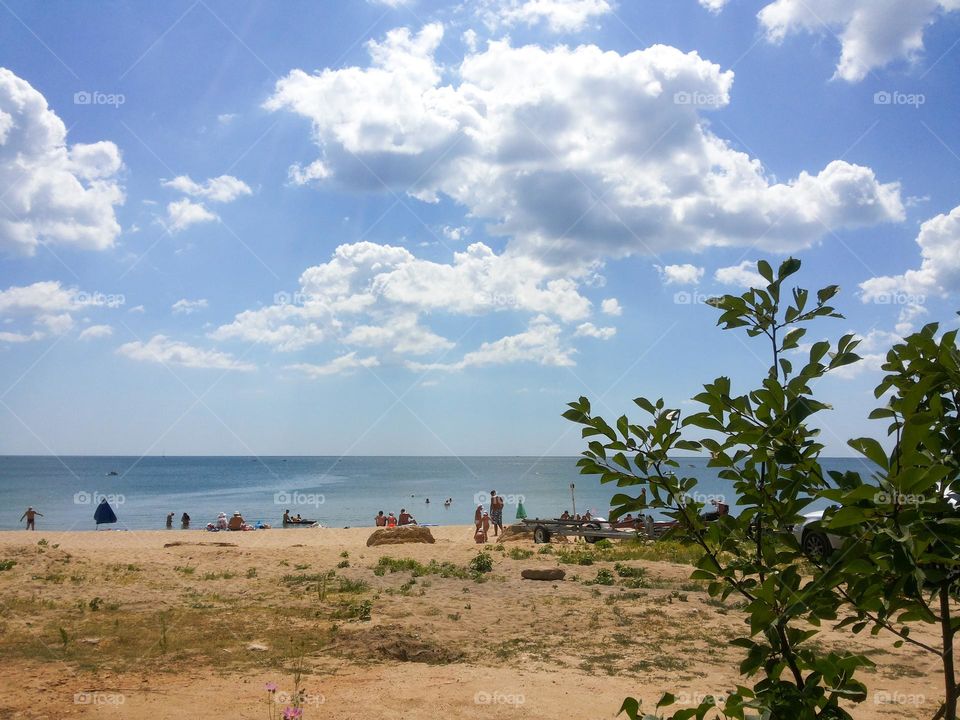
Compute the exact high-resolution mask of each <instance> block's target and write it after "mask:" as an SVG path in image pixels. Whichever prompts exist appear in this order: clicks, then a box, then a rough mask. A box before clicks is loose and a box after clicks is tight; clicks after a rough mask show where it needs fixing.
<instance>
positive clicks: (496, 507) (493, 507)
mask: <svg viewBox="0 0 960 720" xmlns="http://www.w3.org/2000/svg"><path fill="white" fill-rule="evenodd" d="M490 519H491V521H492V522H493V536H494V537H497V528H499V529H500V530H501V531H503V497H502V496H500V495H497V491H496V490H491V491H490Z"/></svg>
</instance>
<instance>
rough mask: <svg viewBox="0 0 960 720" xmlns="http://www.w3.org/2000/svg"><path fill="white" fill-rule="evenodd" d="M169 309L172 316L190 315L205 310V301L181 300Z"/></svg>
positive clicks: (202, 299)
mask: <svg viewBox="0 0 960 720" xmlns="http://www.w3.org/2000/svg"><path fill="white" fill-rule="evenodd" d="M170 309H171V310H172V311H173V314H174V315H192V314H193V313H195V312H198V311H200V310H206V309H207V299H206V298H200V299H198V300H187V299H186V298H182V299H180V300H177V301H176V302H175V303H174V304H173V305H171V306H170Z"/></svg>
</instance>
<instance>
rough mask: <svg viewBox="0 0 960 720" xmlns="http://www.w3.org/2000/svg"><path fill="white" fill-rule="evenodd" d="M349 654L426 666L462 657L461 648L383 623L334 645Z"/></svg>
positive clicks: (448, 662)
mask: <svg viewBox="0 0 960 720" xmlns="http://www.w3.org/2000/svg"><path fill="white" fill-rule="evenodd" d="M333 649H335V650H339V651H340V652H343V653H345V654H347V655H351V656H357V657H363V658H370V657H372V656H379V657H382V658H386V659H388V660H396V661H398V662H412V663H424V664H426V665H449V664H450V663H455V662H459V661H460V660H462V659H463V653H462V652H460V651H459V650H456V649H454V648H453V647H450V646H449V645H443V644H440V643H434V642H431V641H429V640H424V639H423V637H422V636H421V635H420V634H419V633H416V632H411V631H410V630H405V629H403V628H401V627H399V626H397V625H381V626H379V627H376V628H370V629H365V630H362V631H358V632H355V633H351V634H350V635H348V636H346V637H342V638H341V642H338V643H337V645H335V646H334V648H333Z"/></svg>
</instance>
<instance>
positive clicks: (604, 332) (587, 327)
mask: <svg viewBox="0 0 960 720" xmlns="http://www.w3.org/2000/svg"><path fill="white" fill-rule="evenodd" d="M616 334H617V329H616V328H615V327H597V326H596V325H594V324H593V323H592V322H585V323H581V324H580V325H577V331H576V332H575V333H574V336H575V337H592V338H597V339H598V340H609V339H610V338H612V337H613V336H614V335H616Z"/></svg>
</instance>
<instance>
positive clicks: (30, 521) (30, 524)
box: [20, 505, 43, 530]
mask: <svg viewBox="0 0 960 720" xmlns="http://www.w3.org/2000/svg"><path fill="white" fill-rule="evenodd" d="M37 515H39V516H40V517H43V513H39V512H37V511H36V510H34V509H33V506H32V505H31V506H30V507H28V508H27V511H26V512H25V513H23V515H21V516H20V520H21V521H22V520H23V519H24V518H26V519H27V530H36V529H37V528H36V525H35V524H34V518H36V517H37Z"/></svg>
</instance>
